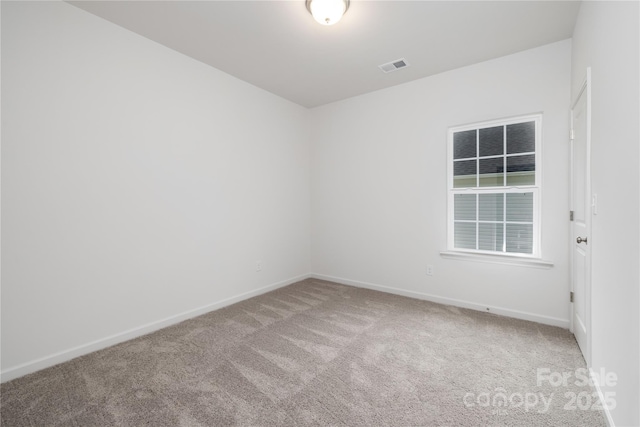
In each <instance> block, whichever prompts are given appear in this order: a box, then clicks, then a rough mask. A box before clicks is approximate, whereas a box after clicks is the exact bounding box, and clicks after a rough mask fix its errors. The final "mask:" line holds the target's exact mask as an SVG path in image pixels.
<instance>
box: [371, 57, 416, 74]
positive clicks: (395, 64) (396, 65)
mask: <svg viewBox="0 0 640 427" xmlns="http://www.w3.org/2000/svg"><path fill="white" fill-rule="evenodd" d="M408 66H409V63H408V62H407V61H406V60H405V59H404V58H400V59H396V60H395V61H391V62H387V63H386V64H382V65H378V67H379V68H380V69H381V70H382V71H383V72H385V73H390V72H392V71H396V70H399V69H400V68H406V67H408Z"/></svg>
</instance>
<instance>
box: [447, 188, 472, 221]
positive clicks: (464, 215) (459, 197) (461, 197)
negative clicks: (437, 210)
mask: <svg viewBox="0 0 640 427" xmlns="http://www.w3.org/2000/svg"><path fill="white" fill-rule="evenodd" d="M453 202H454V208H453V209H454V211H455V212H454V216H453V219H454V220H456V221H457V220H469V221H475V220H476V195H475V194H456V195H455V198H454V199H453Z"/></svg>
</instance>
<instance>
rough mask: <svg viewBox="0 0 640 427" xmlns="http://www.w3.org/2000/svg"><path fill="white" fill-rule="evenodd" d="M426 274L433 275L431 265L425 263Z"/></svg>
mask: <svg viewBox="0 0 640 427" xmlns="http://www.w3.org/2000/svg"><path fill="white" fill-rule="evenodd" d="M427 276H433V265H427Z"/></svg>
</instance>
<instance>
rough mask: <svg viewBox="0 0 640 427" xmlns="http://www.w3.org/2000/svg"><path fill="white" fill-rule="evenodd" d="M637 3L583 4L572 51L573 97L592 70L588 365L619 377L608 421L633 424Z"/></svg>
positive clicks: (637, 393) (639, 398) (638, 279)
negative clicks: (594, 199) (593, 207)
mask: <svg viewBox="0 0 640 427" xmlns="http://www.w3.org/2000/svg"><path fill="white" fill-rule="evenodd" d="M639 13H640V11H639V7H638V2H611V1H606V2H583V3H582V6H581V8H580V13H579V15H578V20H577V23H576V27H575V31H574V38H573V40H574V41H573V50H572V66H573V67H572V89H573V90H572V94H573V97H575V96H576V95H577V93H578V90H579V88H580V85H581V84H582V81H583V79H584V75H585V73H586V68H587V67H588V66H591V71H592V164H591V166H592V169H591V170H592V191H593V193H595V194H597V195H598V214H597V215H595V216H593V222H592V236H591V237H592V240H591V241H592V242H593V248H592V257H593V262H592V293H593V297H592V340H593V352H592V364H593V369H595V370H596V371H599V370H600V369H605V370H606V371H607V372H614V373H616V374H617V375H618V378H619V380H618V384H617V385H616V386H615V387H612V386H607V385H606V384H600V386H601V388H602V391H603V392H614V393H615V398H616V402H617V407H616V408H615V409H614V410H613V411H611V416H612V418H613V421H614V423H615V425H618V426H632V425H635V426H637V425H640V413H639V411H640V382H639V381H640V372H639V366H638V363H639V361H640V348H639V342H638V336H639V335H640V318H639V316H638V311H639V306H638V301H639V299H640V295H639V291H638V286H639V284H640V276H639V272H638V264H639V260H640V243H639V242H640V228H639V226H638V218H640V198H639V195H638V191H637V185H638V183H639V182H640V174H639V172H638V158H639V157H640V130H639V126H640V124H639V117H640V107H639V104H640V101H639V95H640V85H639V83H638V79H639V78H640V66H639V61H640V55H639V52H640V44H639V40H640V34H639V30H638V27H639V22H640V15H639Z"/></svg>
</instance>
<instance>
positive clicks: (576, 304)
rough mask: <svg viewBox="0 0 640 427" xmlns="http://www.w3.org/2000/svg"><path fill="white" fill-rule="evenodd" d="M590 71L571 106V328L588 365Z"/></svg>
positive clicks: (589, 340) (589, 348)
mask: <svg viewBox="0 0 640 427" xmlns="http://www.w3.org/2000/svg"><path fill="white" fill-rule="evenodd" d="M590 71H591V70H590V69H587V78H586V80H585V83H584V85H583V87H582V89H581V91H580V94H579V95H578V98H577V99H576V100H575V102H574V104H573V108H572V109H571V211H572V213H571V217H572V222H571V254H572V283H571V288H572V292H573V294H572V299H573V303H572V319H571V327H572V331H573V333H574V335H575V337H576V341H578V345H579V346H580V350H581V351H582V354H583V355H584V359H585V361H586V362H587V366H591V333H590V326H591V247H592V245H593V241H592V239H591V236H590V235H591V213H592V212H591V209H592V200H591V188H590V187H591V185H590V184H591V182H590V167H589V165H590V152H591V135H590V126H591V105H590V98H591V93H590V92H591V90H590V89H591V83H590V81H591V72H590Z"/></svg>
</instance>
